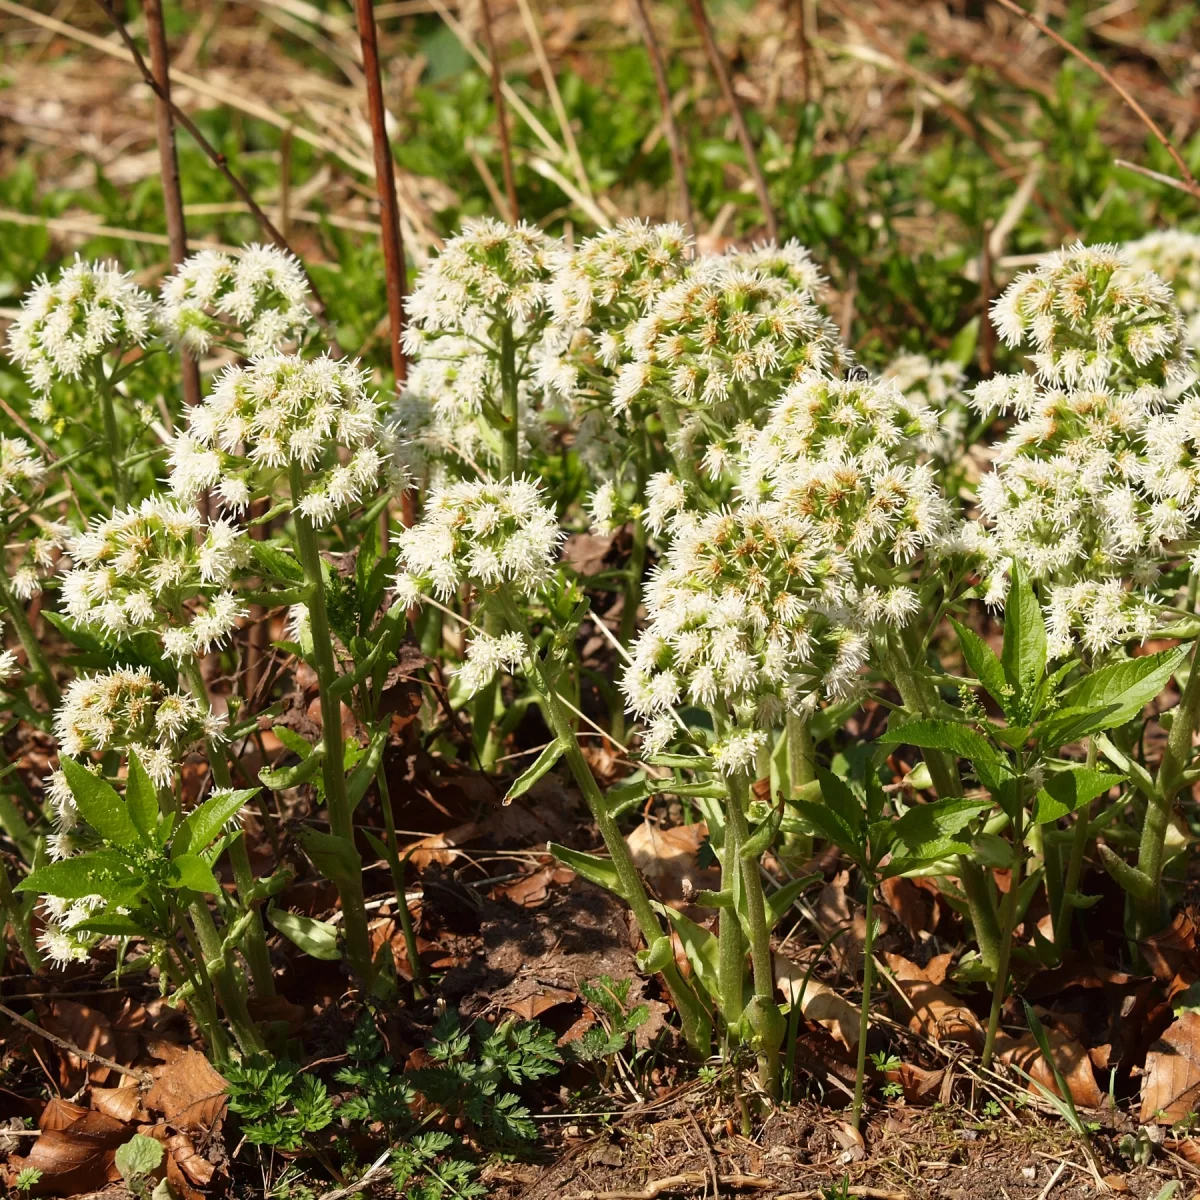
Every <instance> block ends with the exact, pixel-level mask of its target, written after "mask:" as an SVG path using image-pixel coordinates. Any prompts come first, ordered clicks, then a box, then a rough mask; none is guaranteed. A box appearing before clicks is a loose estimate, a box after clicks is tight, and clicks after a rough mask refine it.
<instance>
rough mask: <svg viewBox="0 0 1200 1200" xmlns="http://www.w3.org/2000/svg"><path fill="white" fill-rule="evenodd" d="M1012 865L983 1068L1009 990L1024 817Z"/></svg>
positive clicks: (1002, 910)
mask: <svg viewBox="0 0 1200 1200" xmlns="http://www.w3.org/2000/svg"><path fill="white" fill-rule="evenodd" d="M1012 853H1013V864H1012V874H1011V876H1010V878H1009V881H1008V892H1007V894H1006V895H1005V897H1004V903H1003V905H1002V906H1001V908H1000V920H1001V931H1000V958H999V961H998V962H997V964H996V983H995V985H994V990H993V992H992V1010H991V1012H990V1013H989V1014H988V1025H987V1037H986V1038H985V1039H984V1043H983V1060H982V1062H983V1068H984V1070H987V1068H988V1067H990V1066H991V1065H992V1054H993V1052H994V1051H995V1048H996V1034H997V1033H998V1032H999V1029H1000V1013H1001V1012H1002V1011H1003V1009H1004V997H1005V994H1006V993H1007V991H1008V964H1009V962H1010V960H1011V959H1012V943H1013V932H1014V931H1015V930H1016V927H1017V903H1018V900H1019V899H1020V891H1021V873H1022V867H1023V866H1024V865H1025V830H1024V820H1023V819H1022V820H1019V821H1018V822H1017V825H1016V826H1015V827H1014V828H1013V844H1012Z"/></svg>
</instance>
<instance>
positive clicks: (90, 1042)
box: [43, 1000, 117, 1091]
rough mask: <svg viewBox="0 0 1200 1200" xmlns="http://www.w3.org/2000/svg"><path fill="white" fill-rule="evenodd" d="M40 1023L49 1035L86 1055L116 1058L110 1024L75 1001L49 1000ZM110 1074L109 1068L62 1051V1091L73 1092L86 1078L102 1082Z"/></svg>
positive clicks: (115, 1044) (101, 1016)
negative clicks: (73, 1045) (72, 1044)
mask: <svg viewBox="0 0 1200 1200" xmlns="http://www.w3.org/2000/svg"><path fill="white" fill-rule="evenodd" d="M43 1024H44V1026H45V1028H46V1029H47V1031H48V1032H50V1033H54V1034H57V1035H58V1036H59V1037H60V1038H65V1039H66V1040H67V1041H69V1042H73V1043H74V1044H75V1045H76V1046H78V1047H79V1048H80V1049H81V1050H86V1051H88V1053H89V1054H99V1055H101V1056H102V1057H104V1058H111V1059H114V1060H115V1058H116V1050H117V1043H116V1038H115V1037H114V1036H113V1030H112V1023H111V1022H110V1021H109V1019H108V1017H106V1016H105V1015H104V1013H102V1012H100V1011H99V1010H97V1009H94V1008H89V1007H88V1006H87V1005H86V1004H77V1003H76V1002H75V1001H74V1000H52V1001H51V1002H50V1005H49V1007H48V1010H47V1012H46V1015H45V1017H44V1018H43ZM111 1074H112V1069H111V1068H110V1067H106V1066H104V1065H103V1064H101V1063H96V1062H92V1061H90V1060H89V1059H86V1058H81V1057H80V1056H79V1055H78V1054H71V1053H70V1052H68V1051H65V1050H64V1051H62V1072H61V1075H62V1079H61V1082H62V1085H63V1088H64V1090H68V1091H74V1090H75V1089H76V1087H78V1085H79V1083H80V1082H81V1080H82V1078H83V1077H84V1076H85V1075H86V1078H87V1079H89V1080H90V1081H91V1082H92V1083H105V1082H106V1081H107V1080H108V1077H109V1076H110V1075H111Z"/></svg>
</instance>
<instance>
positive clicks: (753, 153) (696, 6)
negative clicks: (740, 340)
mask: <svg viewBox="0 0 1200 1200" xmlns="http://www.w3.org/2000/svg"><path fill="white" fill-rule="evenodd" d="M688 7H689V8H690V9H691V10H692V19H693V20H694V21H695V23H696V28H697V29H698V30H699V32H700V36H701V38H702V39H703V40H704V50H705V53H706V54H707V55H708V62H709V65H710V66H711V67H712V70H713V74H714V75H715V76H716V77H717V82H718V83H719V84H720V85H721V93H722V95H724V97H725V103H726V105H727V106H728V107H729V117H730V120H732V121H733V128H734V130H735V131H736V132H737V138H738V141H739V142H741V144H742V153H743V154H744V155H745V156H746V166H747V167H748V168H749V171H750V176H751V178H752V179H753V180H754V190H755V191H756V192H757V193H758V203H759V205H760V206H761V207H762V211H763V222H764V224H765V225H766V227H767V236H768V237H769V238H770V239H771V240H772V241H777V240H778V239H779V223H778V222H777V221H776V220H775V209H774V208H773V207H772V205H771V193H770V190H769V189H768V187H767V177H766V176H765V175H764V174H763V171H762V166H761V165H760V163H759V161H758V151H757V150H755V148H754V142H753V141H752V140H751V138H750V130H749V129H748V128H747V126H746V118H745V115H744V114H743V113H742V106H741V103H740V102H739V101H738V98H737V93H736V92H734V90H733V80H732V79H730V77H729V67H728V66H727V65H726V63H725V57H724V55H722V53H721V48H720V47H719V46H718V45H717V39H716V35H715V34H714V33H713V28H712V22H711V21H709V19H708V10H707V9H706V8H705V7H704V0H688Z"/></svg>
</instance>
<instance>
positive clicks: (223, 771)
mask: <svg viewBox="0 0 1200 1200" xmlns="http://www.w3.org/2000/svg"><path fill="white" fill-rule="evenodd" d="M183 676H184V679H185V680H186V681H187V685H188V687H189V688H190V689H191V692H192V695H193V696H195V697H196V699H197V700H198V701H199V702H200V703H201V704H203V705H204V707H205V709H206V710H208V708H209V703H208V688H206V687H205V686H204V676H203V675H201V674H200V664H199V663H198V662H197V661H196V660H195V659H194V658H188V659H185V660H184V663H183ZM206 747H207V750H208V765H209V768H210V769H211V770H212V776H213V783H215V784H216V785H217V787H218V788H221V789H222V790H225V789H232V788H233V776H232V775H231V774H230V773H229V763H228V762H226V760H225V751H224V750H223V749H222V748H221V747H220V746H219V745H217V744H216V743H215V742H212V741H209V742H207V743H206ZM229 865H230V866H231V867H232V868H233V881H234V883H235V884H236V885H237V891H238V898H239V899H240V900H241V902H242V906H243V907H244V908H245V909H246V910H247V911H250V912H252V913H253V916H252V919H251V921H250V927H249V928H248V929H247V931H246V938H245V941H244V943H243V945H242V951H243V953H244V954H245V955H246V961H247V962H248V963H249V964H250V978H251V979H252V980H253V981H254V990H255V992H256V993H257V994H258V996H259V997H260V998H261V999H264V1000H268V999H270V998H271V997H272V996H274V995H275V976H274V972H273V971H272V970H271V952H270V950H269V949H268V948H267V935H266V932H265V930H264V929H263V924H262V918H261V916H260V915H259V913H258V911H257V910H256V909H254V907H253V905H252V904H251V902H250V898H251V896H252V895H253V893H254V869H253V868H252V867H251V865H250V852H249V851H248V850H247V849H246V837H245V834H243V835H242V836H241V837H238V838H234V840H233V841H232V842H231V843H230V845H229Z"/></svg>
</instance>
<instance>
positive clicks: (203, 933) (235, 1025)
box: [180, 899, 266, 1054]
mask: <svg viewBox="0 0 1200 1200" xmlns="http://www.w3.org/2000/svg"><path fill="white" fill-rule="evenodd" d="M188 915H189V916H190V917H191V919H192V925H193V926H194V928H195V935H196V942H195V943H193V944H194V946H195V948H196V949H198V950H199V954H198V955H197V962H196V967H197V970H198V971H199V973H200V977H201V979H202V980H203V979H205V978H206V977H208V978H211V980H212V984H211V986H212V989H213V991H214V992H215V993H216V995H217V999H218V1000H220V1002H221V1008H222V1009H223V1010H224V1012H225V1019H226V1020H227V1021H228V1022H229V1028H230V1029H232V1030H233V1036H234V1039H235V1040H236V1041H237V1044H238V1046H239V1047H240V1048H241V1051H242V1053H243V1054H258V1053H260V1052H261V1051H263V1050H264V1049H265V1048H266V1047H265V1046H264V1045H263V1042H262V1038H260V1037H259V1035H258V1029H257V1028H256V1027H255V1024H254V1021H253V1020H252V1019H251V1017H250V1011H249V1009H247V1007H246V996H245V993H244V992H243V991H242V989H241V987H240V986H239V985H238V980H237V979H236V978H234V975H233V972H232V971H231V970H230V968H229V963H228V962H227V961H226V958H225V950H224V947H223V946H222V945H221V935H220V934H219V933H218V932H217V927H216V925H215V924H214V923H213V919H212V913H210V912H209V911H208V905H207V904H205V903H204V901H203V900H201V899H197V900H194V901H193V902H192V904H191V905H190V906H189V908H188ZM180 916H181V917H182V914H180ZM182 923H183V925H184V928H185V930H186V929H187V922H186V920H184V921H183V922H182ZM196 943H198V944H196ZM210 965H211V967H212V973H211V976H210V975H209V966H210Z"/></svg>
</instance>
